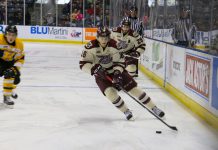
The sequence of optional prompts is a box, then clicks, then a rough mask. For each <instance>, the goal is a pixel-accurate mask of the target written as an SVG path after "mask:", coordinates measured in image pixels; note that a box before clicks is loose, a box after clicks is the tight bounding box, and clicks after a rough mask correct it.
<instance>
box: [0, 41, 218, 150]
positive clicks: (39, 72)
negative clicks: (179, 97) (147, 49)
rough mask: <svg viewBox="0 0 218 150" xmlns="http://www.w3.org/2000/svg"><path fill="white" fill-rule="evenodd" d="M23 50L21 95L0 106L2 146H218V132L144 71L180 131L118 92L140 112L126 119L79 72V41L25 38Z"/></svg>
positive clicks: (57, 149)
mask: <svg viewBox="0 0 218 150" xmlns="http://www.w3.org/2000/svg"><path fill="white" fill-rule="evenodd" d="M25 50H26V63H25V65H24V68H23V69H22V83H21V84H20V85H19V87H18V89H17V92H18V94H19V99H18V100H15V102H16V105H15V108H14V109H4V108H0V150H174V149H175V150H218V133H217V132H216V131H215V130H213V129H212V128H211V127H209V126H208V125H207V124H206V123H204V122H203V121H201V120H200V119H198V117H197V116H195V115H194V114H192V112H190V111H189V110H188V109H187V108H185V107H184V106H183V105H182V104H180V103H179V102H177V101H175V100H174V99H173V97H171V96H170V95H169V94H168V93H166V92H165V91H164V90H163V89H161V88H160V87H158V86H157V85H155V84H154V83H153V82H152V81H151V80H150V79H149V78H146V77H143V75H141V76H140V77H139V79H137V81H138V83H139V86H140V87H142V88H143V89H144V90H145V91H146V92H147V93H148V94H149V95H150V96H151V98H152V99H153V101H154V102H155V103H156V104H157V105H158V106H159V107H160V108H162V109H163V110H164V111H165V112H166V121H167V122H168V123H169V124H171V125H175V126H177V128H178V129H179V131H178V132H175V131H172V130H171V129H169V128H168V127H166V126H165V125H163V124H162V123H161V122H160V121H158V120H157V119H155V118H154V117H153V116H151V115H150V114H149V113H148V112H147V111H146V110H144V109H143V108H141V106H139V105H138V104H137V103H135V102H134V101H133V100H131V98H129V97H128V96H126V95H125V94H124V93H120V94H121V96H122V98H123V99H124V100H125V102H126V103H127V105H128V106H129V108H130V109H131V110H132V111H133V114H134V115H135V117H136V120H135V121H134V122H129V121H126V120H125V116H124V115H123V114H122V113H121V112H119V111H118V110H117V109H116V108H114V106H113V105H112V104H111V103H110V102H109V101H108V100H107V99H106V98H105V97H104V96H103V95H102V94H101V92H100V90H99V89H98V88H97V86H96V84H95V81H94V78H93V77H91V76H89V75H88V74H85V73H83V72H82V71H80V69H79V56H80V54H81V51H82V46H81V45H66V44H65V45H61V44H44V43H25ZM1 85H2V81H1ZM157 130H160V131H162V134H156V131H157Z"/></svg>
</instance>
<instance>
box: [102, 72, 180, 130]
mask: <svg viewBox="0 0 218 150" xmlns="http://www.w3.org/2000/svg"><path fill="white" fill-rule="evenodd" d="M106 78H107V79H108V80H109V81H110V82H111V83H113V80H112V79H111V77H109V76H106ZM119 88H120V89H121V90H122V91H123V92H124V93H126V94H127V95H128V96H129V97H131V98H132V99H133V100H134V101H136V102H137V103H138V104H139V105H141V106H142V107H143V108H145V109H146V110H147V111H148V112H149V113H151V114H152V115H153V116H155V117H156V118H157V119H158V120H160V121H161V122H162V123H163V124H165V125H166V126H167V127H169V128H170V129H172V130H175V131H178V129H177V128H176V127H175V126H171V125H169V124H168V123H166V122H165V121H163V120H162V119H161V118H160V117H158V116H157V115H156V114H154V113H153V112H152V111H151V110H149V109H148V108H147V107H145V106H144V105H143V104H142V103H140V102H139V101H138V100H137V99H136V98H135V97H133V96H132V95H130V94H129V93H128V92H127V91H126V90H125V89H124V88H123V87H122V86H119Z"/></svg>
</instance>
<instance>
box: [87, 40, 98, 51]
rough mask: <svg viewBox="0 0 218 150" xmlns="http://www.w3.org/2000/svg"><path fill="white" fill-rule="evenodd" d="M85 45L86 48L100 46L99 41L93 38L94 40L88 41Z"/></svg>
mask: <svg viewBox="0 0 218 150" xmlns="http://www.w3.org/2000/svg"><path fill="white" fill-rule="evenodd" d="M84 47H85V48H86V49H92V48H95V47H99V45H98V41H97V40H92V41H90V42H88V43H87V44H86V45H85V46H84Z"/></svg>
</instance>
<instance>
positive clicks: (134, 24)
mask: <svg viewBox="0 0 218 150" xmlns="http://www.w3.org/2000/svg"><path fill="white" fill-rule="evenodd" d="M129 18H130V20H131V29H132V30H133V31H135V32H137V33H138V34H139V35H140V36H142V37H143V36H144V27H143V23H142V21H141V20H139V18H137V17H130V16H129ZM123 20H124V18H123V19H122V21H123ZM122 21H121V23H120V26H122Z"/></svg>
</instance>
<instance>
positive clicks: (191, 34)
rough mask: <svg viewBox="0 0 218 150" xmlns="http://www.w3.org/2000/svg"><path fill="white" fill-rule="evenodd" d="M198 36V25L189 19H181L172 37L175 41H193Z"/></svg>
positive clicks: (175, 26) (176, 24)
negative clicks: (192, 23) (191, 22)
mask: <svg viewBox="0 0 218 150" xmlns="http://www.w3.org/2000/svg"><path fill="white" fill-rule="evenodd" d="M195 36H196V26H195V25H191V24H190V20H189V19H182V18H181V19H179V20H178V21H177V22H176V23H175V25H174V29H173V32H172V37H173V40H174V41H191V40H192V39H195Z"/></svg>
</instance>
